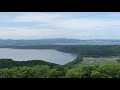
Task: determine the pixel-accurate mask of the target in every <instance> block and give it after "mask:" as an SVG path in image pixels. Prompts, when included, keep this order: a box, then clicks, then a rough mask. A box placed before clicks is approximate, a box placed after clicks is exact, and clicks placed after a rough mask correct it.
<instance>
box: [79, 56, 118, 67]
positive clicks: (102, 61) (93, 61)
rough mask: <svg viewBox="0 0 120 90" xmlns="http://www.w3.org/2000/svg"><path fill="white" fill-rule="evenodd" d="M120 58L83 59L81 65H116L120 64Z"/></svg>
mask: <svg viewBox="0 0 120 90" xmlns="http://www.w3.org/2000/svg"><path fill="white" fill-rule="evenodd" d="M119 59H120V57H114V56H113V57H99V58H95V57H83V61H82V62H81V65H100V64H106V63H107V64H114V63H119V62H118V61H117V60H119Z"/></svg>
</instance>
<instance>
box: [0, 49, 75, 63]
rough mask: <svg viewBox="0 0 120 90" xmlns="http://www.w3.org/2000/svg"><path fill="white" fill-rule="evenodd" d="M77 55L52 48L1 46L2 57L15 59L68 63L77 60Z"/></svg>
mask: <svg viewBox="0 0 120 90" xmlns="http://www.w3.org/2000/svg"><path fill="white" fill-rule="evenodd" d="M75 58H76V55H73V54H70V53H64V52H60V51H56V50H52V49H12V48H0V59H13V60H15V61H28V60H44V61H47V62H51V63H56V64H61V65H63V64H66V63H68V62H70V61H73V60H75Z"/></svg>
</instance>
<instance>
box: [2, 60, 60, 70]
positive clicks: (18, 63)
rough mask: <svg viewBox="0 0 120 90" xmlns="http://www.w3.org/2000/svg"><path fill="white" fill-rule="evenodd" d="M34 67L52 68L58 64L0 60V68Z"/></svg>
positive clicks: (37, 61) (40, 61) (39, 61)
mask: <svg viewBox="0 0 120 90" xmlns="http://www.w3.org/2000/svg"><path fill="white" fill-rule="evenodd" d="M36 65H48V66H50V67H54V66H56V65H58V64H54V63H50V62H46V61H42V60H31V61H14V60H12V59H0V68H12V67H22V66H36Z"/></svg>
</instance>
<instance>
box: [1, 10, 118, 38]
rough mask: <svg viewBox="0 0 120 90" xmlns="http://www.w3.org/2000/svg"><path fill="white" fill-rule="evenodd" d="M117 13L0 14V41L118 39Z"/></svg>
mask: <svg viewBox="0 0 120 90" xmlns="http://www.w3.org/2000/svg"><path fill="white" fill-rule="evenodd" d="M119 33H120V12H0V39H14V40H20V39H24V40H35V39H54V38H67V39H79V40H93V39H113V40H120V35H119Z"/></svg>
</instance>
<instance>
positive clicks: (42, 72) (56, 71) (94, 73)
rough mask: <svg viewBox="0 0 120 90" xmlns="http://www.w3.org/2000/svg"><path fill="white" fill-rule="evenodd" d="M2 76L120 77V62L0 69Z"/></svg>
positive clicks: (0, 75) (0, 76)
mask: <svg viewBox="0 0 120 90" xmlns="http://www.w3.org/2000/svg"><path fill="white" fill-rule="evenodd" d="M0 78H120V64H111V65H110V64H108V65H107V64H106V65H99V66H84V67H83V66H82V67H80V66H79V67H76V68H72V69H69V68H67V67H63V66H55V67H53V68H51V67H50V66H48V65H37V66H33V67H29V66H23V67H14V68H10V69H8V68H5V69H0Z"/></svg>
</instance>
